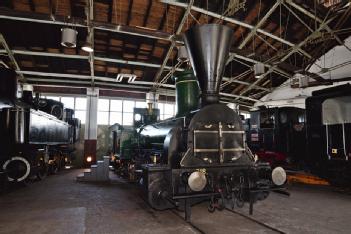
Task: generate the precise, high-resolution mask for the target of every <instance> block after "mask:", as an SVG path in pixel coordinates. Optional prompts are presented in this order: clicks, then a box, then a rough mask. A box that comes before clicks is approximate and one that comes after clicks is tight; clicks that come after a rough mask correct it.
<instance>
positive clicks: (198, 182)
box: [188, 171, 207, 192]
mask: <svg viewBox="0 0 351 234" xmlns="http://www.w3.org/2000/svg"><path fill="white" fill-rule="evenodd" d="M206 184H207V179H206V175H205V173H204V172H202V171H195V172H193V173H191V174H190V176H189V178H188V185H189V187H190V189H191V190H193V191H195V192H199V191H201V190H203V189H204V188H205V186H206Z"/></svg>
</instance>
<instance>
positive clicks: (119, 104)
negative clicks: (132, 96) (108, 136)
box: [109, 100, 123, 125]
mask: <svg viewBox="0 0 351 234" xmlns="http://www.w3.org/2000/svg"><path fill="white" fill-rule="evenodd" d="M110 102H111V103H110V122H109V124H110V125H113V124H115V123H118V124H121V125H122V124H123V122H122V113H123V112H122V110H123V101H122V100H111V101H110Z"/></svg>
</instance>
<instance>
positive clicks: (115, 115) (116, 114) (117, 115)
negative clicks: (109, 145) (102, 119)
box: [110, 112, 122, 125]
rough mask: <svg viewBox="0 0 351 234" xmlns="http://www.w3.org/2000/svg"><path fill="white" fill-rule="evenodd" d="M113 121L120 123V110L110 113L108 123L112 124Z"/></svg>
mask: <svg viewBox="0 0 351 234" xmlns="http://www.w3.org/2000/svg"><path fill="white" fill-rule="evenodd" d="M115 123H119V124H122V112H111V113H110V125H113V124H115Z"/></svg>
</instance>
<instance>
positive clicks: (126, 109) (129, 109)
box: [123, 101, 135, 113]
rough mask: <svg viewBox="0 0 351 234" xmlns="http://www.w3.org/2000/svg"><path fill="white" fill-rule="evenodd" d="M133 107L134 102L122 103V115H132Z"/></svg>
mask: <svg viewBox="0 0 351 234" xmlns="http://www.w3.org/2000/svg"><path fill="white" fill-rule="evenodd" d="M134 105H135V102H134V101H123V113H124V112H130V113H133V111H134Z"/></svg>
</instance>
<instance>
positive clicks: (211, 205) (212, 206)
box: [207, 202, 216, 213]
mask: <svg viewBox="0 0 351 234" xmlns="http://www.w3.org/2000/svg"><path fill="white" fill-rule="evenodd" d="M207 210H208V212H210V213H213V212H215V210H216V207H215V206H214V205H213V203H212V202H210V204H208V207H207Z"/></svg>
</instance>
